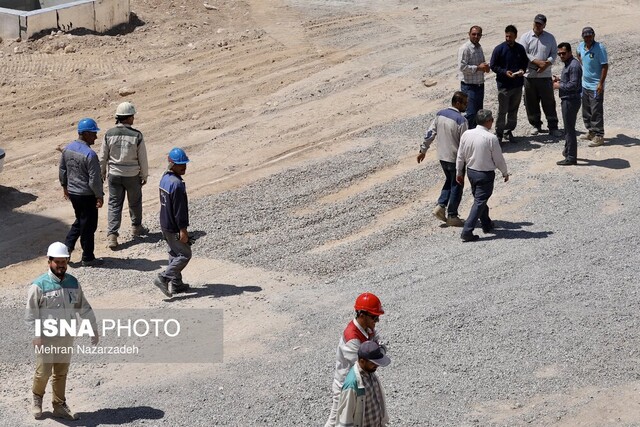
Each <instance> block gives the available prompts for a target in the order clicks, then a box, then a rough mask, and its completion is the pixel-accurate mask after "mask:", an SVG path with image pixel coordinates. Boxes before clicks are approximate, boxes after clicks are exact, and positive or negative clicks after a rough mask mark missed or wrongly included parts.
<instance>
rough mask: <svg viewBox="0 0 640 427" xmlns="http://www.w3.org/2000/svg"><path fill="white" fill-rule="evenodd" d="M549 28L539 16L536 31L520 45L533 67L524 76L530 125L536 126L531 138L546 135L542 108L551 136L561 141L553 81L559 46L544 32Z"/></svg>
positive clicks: (545, 20)
mask: <svg viewBox="0 0 640 427" xmlns="http://www.w3.org/2000/svg"><path fill="white" fill-rule="evenodd" d="M546 26H547V17H546V16H544V15H542V14H538V15H536V17H535V18H534V20H533V29H532V30H531V31H527V32H526V33H524V34H523V35H522V37H521V38H520V44H521V45H522V46H524V50H525V51H526V52H527V56H528V58H529V66H528V67H527V70H526V71H525V74H524V106H525V108H526V109H527V118H528V119H529V123H531V126H533V127H532V128H531V132H530V134H531V135H538V134H539V133H540V132H542V115H541V113H540V104H542V109H543V110H544V115H545V116H546V117H547V124H548V125H549V133H550V134H551V136H554V137H558V138H559V137H561V136H562V132H560V130H559V129H558V114H557V113H556V99H555V95H554V93H553V81H552V79H551V65H553V63H554V62H555V60H556V57H557V50H558V46H557V43H556V39H555V37H553V34H551V33H548V32H546V31H544V29H545V27H546Z"/></svg>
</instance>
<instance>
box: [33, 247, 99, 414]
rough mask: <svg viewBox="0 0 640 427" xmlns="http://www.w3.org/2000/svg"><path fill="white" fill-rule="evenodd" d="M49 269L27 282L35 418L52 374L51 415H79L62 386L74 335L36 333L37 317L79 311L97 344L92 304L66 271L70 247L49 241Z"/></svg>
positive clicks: (68, 317)
mask: <svg viewBox="0 0 640 427" xmlns="http://www.w3.org/2000/svg"><path fill="white" fill-rule="evenodd" d="M47 257H48V264H49V270H48V271H47V272H46V273H44V274H43V275H41V276H40V277H38V278H37V279H35V280H34V281H33V282H32V284H31V285H30V286H29V291H28V296H27V309H26V311H25V320H26V321H27V323H28V324H29V325H30V326H31V329H32V332H33V335H32V336H33V345H34V353H35V355H36V371H35V374H34V376H33V387H32V391H33V405H32V408H31V410H32V414H33V416H34V418H36V419H39V418H41V417H42V398H43V396H44V393H45V389H46V387H47V382H48V381H49V377H51V391H52V403H53V416H54V417H58V418H64V419H67V420H76V419H78V417H77V416H76V414H74V413H73V412H72V411H71V409H69V406H68V405H67V399H66V396H65V389H66V383H67V372H68V371H69V363H70V361H71V354H72V353H73V348H74V347H73V337H72V336H71V337H70V336H68V335H67V336H54V337H49V336H38V334H37V330H38V329H37V328H36V321H37V320H38V319H55V320H60V319H63V318H64V319H65V320H71V319H75V318H76V316H77V315H79V316H80V317H81V318H82V319H88V320H89V322H90V323H91V327H92V329H93V336H92V337H91V344H93V345H96V344H98V341H99V337H98V333H97V331H98V328H97V325H96V317H95V314H94V313H93V309H92V308H91V304H89V301H87V299H86V298H85V296H84V293H83V292H82V288H81V287H80V283H78V280H77V279H76V278H75V277H73V276H72V275H70V274H68V273H67V266H68V265H69V249H68V248H67V245H65V244H64V243H62V242H55V243H52V244H51V245H49V249H48V250H47Z"/></svg>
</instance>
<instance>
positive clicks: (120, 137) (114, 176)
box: [25, 102, 191, 420]
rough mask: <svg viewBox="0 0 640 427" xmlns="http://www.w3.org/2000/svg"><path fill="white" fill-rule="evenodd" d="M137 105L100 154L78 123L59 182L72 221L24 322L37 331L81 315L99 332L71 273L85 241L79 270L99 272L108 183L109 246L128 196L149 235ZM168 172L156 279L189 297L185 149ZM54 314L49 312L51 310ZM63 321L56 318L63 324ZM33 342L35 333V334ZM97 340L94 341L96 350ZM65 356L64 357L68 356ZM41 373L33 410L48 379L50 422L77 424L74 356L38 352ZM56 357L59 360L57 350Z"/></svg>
mask: <svg viewBox="0 0 640 427" xmlns="http://www.w3.org/2000/svg"><path fill="white" fill-rule="evenodd" d="M135 114H136V110H135V107H134V106H133V104H131V103H130V102H123V103H121V104H120V105H118V108H117V109H116V117H115V118H116V126H115V127H113V128H112V129H109V130H108V131H107V132H106V135H105V139H104V142H103V144H102V149H101V150H100V154H99V155H98V154H97V153H96V152H95V151H93V149H91V146H92V145H93V144H94V143H95V141H96V140H97V139H98V132H99V131H100V129H99V128H98V124H97V123H96V121H95V120H94V119H91V118H84V119H82V120H80V121H79V122H78V138H77V139H76V140H74V141H73V142H71V143H70V144H68V145H67V146H66V147H65V148H64V149H63V150H62V156H61V159H60V164H59V180H60V184H61V185H62V189H63V193H64V197H65V199H68V200H70V201H71V204H72V205H73V209H74V213H75V218H76V219H75V222H74V223H73V225H72V226H71V229H70V231H69V232H68V234H67V237H66V239H65V242H64V243H63V242H54V243H52V244H51V245H50V246H49V248H48V250H47V259H48V261H47V263H48V269H47V272H46V273H45V274H43V275H41V276H40V277H38V278H37V279H35V280H34V281H33V282H32V284H31V286H30V287H29V291H28V297H27V310H26V315H25V320H26V321H27V323H28V324H30V325H31V326H32V330H33V329H34V328H33V325H34V324H35V322H36V321H37V320H38V319H44V318H51V316H61V317H64V319H65V320H67V321H69V320H71V319H75V315H76V314H78V315H80V316H81V317H82V318H85V319H89V320H90V322H91V325H92V328H93V330H94V332H95V331H96V330H97V329H96V327H95V322H96V319H95V315H94V313H93V309H92V308H91V305H90V304H89V302H88V301H87V299H86V297H85V296H84V293H83V291H82V288H81V286H80V283H79V282H78V280H77V279H76V278H75V277H74V276H72V275H71V274H69V273H67V268H68V266H69V261H70V259H71V253H72V252H73V250H74V248H75V245H76V243H77V241H78V239H80V246H81V247H82V259H81V265H82V266H84V267H92V266H99V265H102V264H103V260H101V259H99V258H96V257H95V253H94V250H95V240H94V234H95V231H96V229H97V226H98V209H100V208H101V207H102V205H103V203H104V192H103V189H102V187H103V182H104V181H105V180H107V179H108V185H109V212H108V236H107V241H108V247H109V248H111V249H116V248H117V246H118V242H117V238H118V230H119V228H120V223H121V218H122V207H123V204H124V199H125V196H126V197H127V200H128V203H129V214H130V217H131V231H132V234H134V235H141V234H145V233H147V231H148V230H147V229H146V228H145V227H143V226H142V186H143V185H145V183H146V182H147V177H148V165H147V153H146V148H145V145H144V139H143V136H142V133H141V132H140V131H139V130H136V129H134V128H133V127H132V125H133V121H134V115H135ZM167 160H168V167H167V169H166V171H165V173H164V174H163V176H162V179H161V181H160V189H159V191H160V227H161V230H162V234H163V236H164V238H165V240H166V241H167V244H168V247H169V265H168V266H167V268H166V270H165V271H164V272H161V273H159V274H158V276H157V277H156V278H155V280H154V281H153V283H154V285H155V286H157V287H158V288H160V290H161V291H162V293H164V294H165V295H166V296H169V297H171V296H172V295H173V293H179V292H185V291H186V290H188V289H189V285H188V284H186V283H184V282H183V281H182V273H181V272H182V270H183V269H184V268H185V267H186V266H187V264H188V262H189V260H190V259H191V248H190V245H189V234H188V232H187V227H188V226H189V208H188V200H187V192H186V187H185V184H184V181H183V180H182V176H183V175H184V174H185V173H186V169H187V163H188V162H189V158H188V157H187V154H186V153H185V152H184V150H183V149H181V148H177V147H176V148H173V149H172V150H171V151H170V152H169V155H168V158H167ZM52 308H55V309H56V310H54V311H52V310H51V309H52ZM61 317H58V320H61ZM34 336H35V333H34ZM98 341H99V338H98V336H97V335H95V336H94V337H93V338H92V344H94V345H96V344H97V343H98ZM72 344H73V338H70V337H52V338H47V337H38V336H35V338H33V345H34V347H36V348H37V347H40V346H43V345H44V346H46V347H69V346H70V345H72ZM63 353H64V352H63ZM35 354H36V371H35V374H34V377H33V386H32V391H33V400H32V407H31V412H32V415H33V416H34V418H36V419H39V418H41V417H42V403H43V396H44V393H45V389H46V386H47V383H48V382H49V378H51V389H52V405H53V416H55V417H58V418H64V419H68V420H76V419H78V416H77V414H75V413H74V412H73V411H72V410H71V409H70V408H69V406H68V405H67V400H66V396H65V391H66V380H67V373H68V370H69V364H70V361H71V355H70V353H65V354H66V355H65V356H64V357H57V356H56V357H51V355H50V354H49V355H48V354H43V353H42V352H40V351H38V350H37V349H36V351H35ZM53 354H56V352H55V351H54V352H53Z"/></svg>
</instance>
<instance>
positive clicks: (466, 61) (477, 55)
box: [458, 25, 490, 129]
mask: <svg viewBox="0 0 640 427" xmlns="http://www.w3.org/2000/svg"><path fill="white" fill-rule="evenodd" d="M480 38H482V28H481V27H479V26H477V25H474V26H473V27H471V28H470V29H469V41H467V42H466V43H465V44H463V45H462V46H460V49H458V78H459V79H460V90H461V91H462V92H464V93H466V94H467V96H468V97H469V104H468V106H467V112H466V114H465V117H466V118H467V121H468V122H469V129H473V128H474V127H476V113H477V112H478V110H480V109H482V106H483V102H484V73H488V72H489V71H490V68H489V64H487V63H486V62H485V59H484V52H483V51H482V46H480Z"/></svg>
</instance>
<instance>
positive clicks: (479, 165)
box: [456, 110, 509, 242]
mask: <svg viewBox="0 0 640 427" xmlns="http://www.w3.org/2000/svg"><path fill="white" fill-rule="evenodd" d="M477 119H478V127H477V128H475V129H471V130H468V131H466V132H465V133H464V134H462V139H461V140H460V148H459V149H458V158H457V161H456V171H457V176H456V180H458V183H462V182H463V181H464V175H463V171H464V169H465V165H466V168H467V176H468V177H469V182H470V183H471V194H473V206H471V212H469V216H468V217H467V220H466V221H465V222H464V227H463V228H462V234H461V235H460V237H461V239H462V241H463V242H473V241H476V240H478V239H479V237H478V236H477V235H476V234H473V230H474V229H475V227H476V223H477V222H478V219H479V220H480V223H481V224H482V231H483V232H484V233H490V232H491V230H493V228H494V223H493V221H492V220H491V218H490V217H489V206H488V205H487V202H488V201H489V198H490V197H491V195H492V194H493V182H494V181H495V178H496V172H495V170H496V169H499V170H500V172H502V178H503V179H504V182H507V181H509V171H508V170H507V163H506V162H505V161H504V157H503V156H502V150H501V149H500V142H498V137H497V136H495V135H494V134H492V133H491V132H489V130H490V129H491V126H493V115H492V114H491V111H489V110H480V111H478V115H477Z"/></svg>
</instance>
